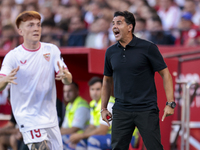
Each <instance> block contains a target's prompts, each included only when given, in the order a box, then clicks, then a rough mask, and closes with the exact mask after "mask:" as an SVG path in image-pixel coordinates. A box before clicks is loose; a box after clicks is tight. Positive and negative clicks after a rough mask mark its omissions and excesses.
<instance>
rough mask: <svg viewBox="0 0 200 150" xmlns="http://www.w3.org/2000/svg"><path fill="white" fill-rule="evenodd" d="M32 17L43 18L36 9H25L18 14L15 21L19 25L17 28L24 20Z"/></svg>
mask: <svg viewBox="0 0 200 150" xmlns="http://www.w3.org/2000/svg"><path fill="white" fill-rule="evenodd" d="M32 19H38V20H41V16H40V14H39V13H38V12H36V11H24V12H22V13H20V14H19V15H18V16H17V19H16V21H15V24H16V26H17V28H19V25H20V23H21V22H22V21H23V22H26V21H27V20H32Z"/></svg>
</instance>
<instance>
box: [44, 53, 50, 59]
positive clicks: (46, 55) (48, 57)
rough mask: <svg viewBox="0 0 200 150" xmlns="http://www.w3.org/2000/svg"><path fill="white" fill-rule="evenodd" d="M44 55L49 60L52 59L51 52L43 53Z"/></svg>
mask: <svg viewBox="0 0 200 150" xmlns="http://www.w3.org/2000/svg"><path fill="white" fill-rule="evenodd" d="M43 56H44V58H45V59H46V60H47V61H49V60H50V53H46V54H43Z"/></svg>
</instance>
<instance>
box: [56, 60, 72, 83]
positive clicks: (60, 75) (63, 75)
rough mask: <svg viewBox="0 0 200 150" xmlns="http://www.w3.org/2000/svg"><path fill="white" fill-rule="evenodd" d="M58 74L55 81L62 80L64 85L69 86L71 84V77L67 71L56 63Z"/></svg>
mask: <svg viewBox="0 0 200 150" xmlns="http://www.w3.org/2000/svg"><path fill="white" fill-rule="evenodd" d="M57 65H58V68H59V73H58V74H57V75H56V78H55V79H56V80H62V81H63V80H64V83H65V84H70V83H71V82H72V75H71V73H70V72H69V71H68V69H66V68H64V66H62V67H61V66H60V63H59V61H58V62H57Z"/></svg>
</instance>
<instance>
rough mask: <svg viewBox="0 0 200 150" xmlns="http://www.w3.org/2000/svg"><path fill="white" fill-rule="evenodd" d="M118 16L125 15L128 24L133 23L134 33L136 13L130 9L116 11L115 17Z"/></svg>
mask: <svg viewBox="0 0 200 150" xmlns="http://www.w3.org/2000/svg"><path fill="white" fill-rule="evenodd" d="M117 16H123V17H124V18H125V22H126V23H127V24H128V25H129V24H132V25H133V29H132V33H133V32H134V29H135V17H134V15H133V14H132V13H131V12H129V11H116V12H115V13H114V17H117Z"/></svg>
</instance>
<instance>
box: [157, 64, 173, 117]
mask: <svg viewBox="0 0 200 150" xmlns="http://www.w3.org/2000/svg"><path fill="white" fill-rule="evenodd" d="M158 73H159V74H160V76H161V77H162V79H163V86H164V89H165V94H166V97H167V101H168V102H173V101H174V96H173V95H174V94H173V81H172V77H171V74H170V72H169V70H168V68H165V69H163V70H160V71H158ZM173 114H174V109H173V108H171V107H170V106H168V105H166V106H165V109H164V115H163V117H162V121H164V119H165V117H167V116H170V115H173Z"/></svg>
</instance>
